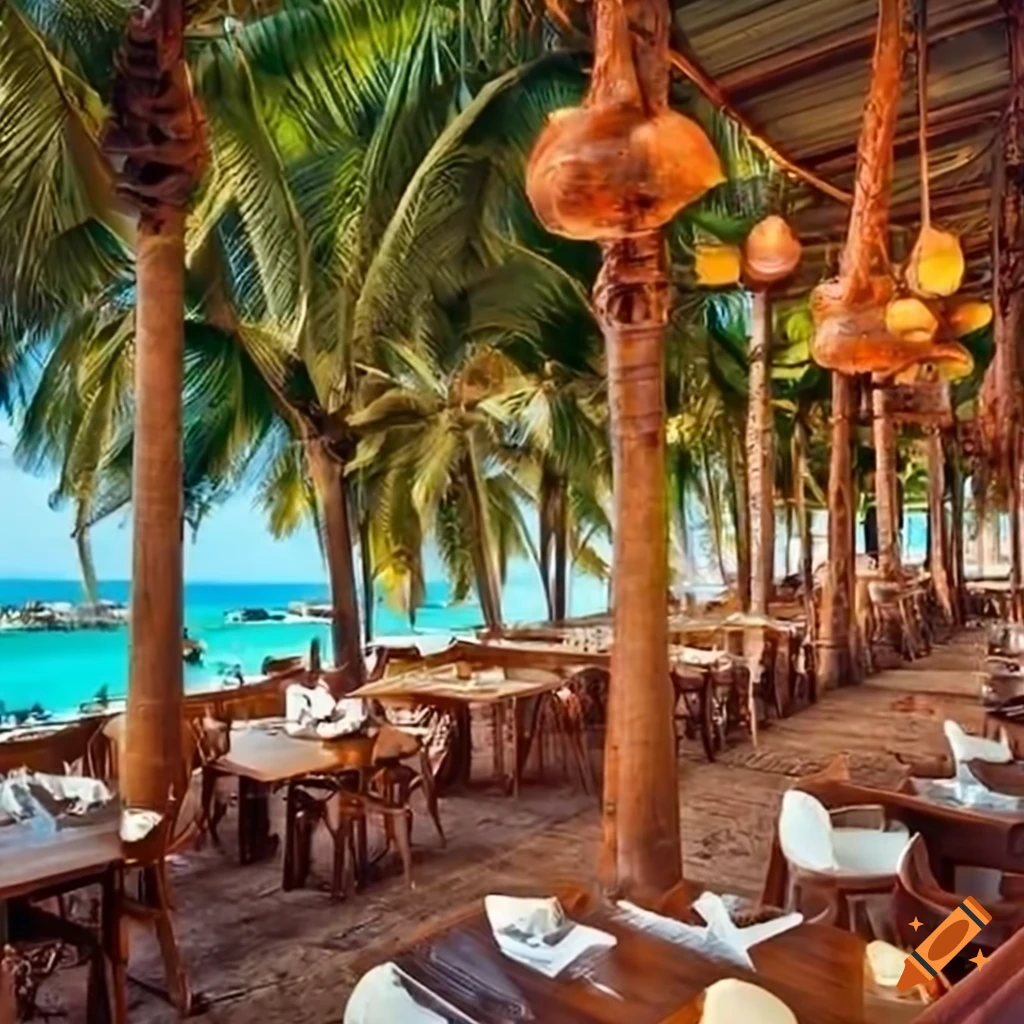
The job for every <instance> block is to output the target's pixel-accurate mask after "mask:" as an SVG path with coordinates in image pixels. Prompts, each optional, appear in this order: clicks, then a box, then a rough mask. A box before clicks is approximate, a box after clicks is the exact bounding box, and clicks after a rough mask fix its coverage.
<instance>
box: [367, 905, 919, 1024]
mask: <svg viewBox="0 0 1024 1024" xmlns="http://www.w3.org/2000/svg"><path fill="white" fill-rule="evenodd" d="M567 906H569V904H567ZM570 916H571V917H572V918H573V919H574V920H576V921H578V922H581V923H584V924H588V925H592V926H593V927H596V928H600V929H601V930H603V931H606V932H609V933H611V934H613V935H615V936H616V939H617V943H616V945H615V946H614V947H612V948H610V949H605V950H601V951H599V952H597V953H594V954H585V955H584V956H583V958H581V959H580V960H579V961H577V962H576V963H575V964H572V965H570V966H569V967H568V968H566V969H565V970H564V971H563V972H562V973H561V974H560V975H559V976H558V978H556V979H549V978H547V977H545V976H544V975H542V974H540V973H538V972H536V971H534V970H531V969H529V968H527V967H524V966H522V965H520V964H518V963H516V962H514V961H512V960H510V959H508V958H507V957H505V956H503V955H502V953H501V952H500V951H499V949H498V947H497V944H496V943H495V941H494V938H493V936H492V934H491V930H490V926H489V925H488V922H487V917H486V913H485V911H484V907H483V901H482V900H480V901H477V902H476V903H474V904H473V905H471V906H469V907H466V908H464V909H463V910H462V911H459V912H457V913H455V914H453V915H451V916H450V917H449V918H447V919H446V920H445V921H443V922H441V923H440V924H434V925H433V926H431V927H430V928H429V929H428V930H426V931H424V932H421V933H419V934H418V935H416V936H414V937H412V938H411V939H410V940H409V941H408V942H406V943H405V944H404V945H402V946H400V947H397V948H394V949H393V950H392V951H391V953H390V956H384V957H380V956H378V957H377V958H376V959H377V960H378V962H379V961H380V960H382V959H391V960H393V961H394V962H395V963H396V964H397V965H398V967H399V968H400V969H401V970H402V971H404V972H405V973H406V974H407V975H409V976H410V977H412V978H413V979H415V981H417V982H419V983H420V984H421V985H423V986H425V987H426V988H427V989H429V990H430V991H431V992H433V993H435V994H436V995H437V996H439V997H440V998H441V999H442V1000H444V1001H445V1002H447V1003H448V1004H450V1005H453V1006H455V1007H456V1008H457V1009H459V1010H460V1011H461V1012H463V1013H465V1014H466V1015H468V1016H469V1017H470V1018H471V1019H472V1020H474V1021H476V1022H478V1024H502V1022H504V1021H507V1020H511V1019H530V1018H529V1016H528V1015H529V1014H532V1019H533V1020H536V1021H538V1022H541V1021H542V1022H544V1024H569V1022H572V1024H625V1022H627V1021H628V1022H629V1024H684V1022H688V1021H693V1022H695V1024H696V1022H697V1021H699V1013H698V1012H697V1009H698V1005H699V1000H700V996H701V993H702V992H703V991H704V989H705V988H706V987H707V986H708V985H710V984H712V983H713V982H715V981H718V980H720V979H722V978H728V977H732V978H741V979H743V980H747V981H750V982H752V983H753V984H756V985H759V986H761V987H762V988H765V989H767V990H769V991H771V992H773V993H775V994H776V995H777V996H778V997H779V998H780V999H782V1000H783V1002H785V1003H786V1004H787V1005H788V1006H789V1007H790V1008H791V1009H792V1011H793V1012H794V1014H795V1015H796V1017H797V1019H798V1020H799V1021H800V1022H801V1024H879V1021H881V1020H882V1019H884V1020H885V1021H886V1024H904V1022H909V1021H912V1020H914V1019H915V1017H917V1016H918V1015H919V1014H920V1013H921V1012H922V1011H923V1009H924V1007H923V1005H921V1004H920V1003H915V1002H902V1003H901V1004H899V1005H898V1006H897V1005H894V1006H893V1007H891V1008H889V1009H890V1010H891V1012H886V1014H885V1016H884V1018H882V1017H879V1015H878V1010H877V1007H875V1008H871V1009H866V1008H865V998H864V950H865V945H864V942H863V940H862V939H860V938H858V937H857V936H855V935H853V934H851V933H849V932H845V931H842V930H839V929H836V928H830V927H824V926H820V925H800V926H799V927H797V928H795V929H792V930H791V931H788V932H786V933H784V934H782V935H779V936H776V937H775V938H773V939H770V940H768V941H767V942H764V943H761V944H759V945H757V946H755V947H754V948H753V949H752V950H751V958H752V960H753V962H754V965H755V968H756V973H751V972H748V971H745V970H743V969H741V968H736V967H733V966H731V965H729V964H726V963H722V962H719V961H714V960H709V959H706V958H704V957H702V956H700V955H699V954H697V953H694V952H691V951H689V950H686V949H684V948H681V947H680V946H678V945H674V944H672V943H670V942H668V941H666V940H663V939H660V938H657V937H655V936H652V935H650V934H648V933H646V932H643V931H641V930H639V929H637V928H635V927H634V926H632V925H631V924H629V923H628V922H627V921H625V920H624V919H623V918H622V916H621V914H620V913H619V912H618V911H617V910H616V908H615V907H614V906H612V905H610V904H608V903H605V902H603V901H602V900H600V899H599V898H597V897H594V896H590V895H585V896H580V897H579V898H578V900H577V902H576V903H575V905H573V906H571V908H570ZM365 964H366V966H369V965H370V964H369V959H367V961H366V962H365ZM513 1006H517V1007H518V1010H512V1009H511V1007H513Z"/></svg>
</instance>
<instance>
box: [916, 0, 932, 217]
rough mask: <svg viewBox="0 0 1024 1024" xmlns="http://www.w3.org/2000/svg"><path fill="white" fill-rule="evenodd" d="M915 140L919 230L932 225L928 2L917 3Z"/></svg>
mask: <svg viewBox="0 0 1024 1024" xmlns="http://www.w3.org/2000/svg"><path fill="white" fill-rule="evenodd" d="M917 120H918V125H917V138H918V147H919V149H920V153H919V157H920V160H921V228H922V230H927V229H928V228H930V227H931V223H932V202H931V183H930V181H929V178H928V0H918V3H917Z"/></svg>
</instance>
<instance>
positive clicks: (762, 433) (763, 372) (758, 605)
mask: <svg viewBox="0 0 1024 1024" xmlns="http://www.w3.org/2000/svg"><path fill="white" fill-rule="evenodd" d="M751 328H752V330H751V336H750V384H749V391H748V394H749V399H748V404H747V479H748V490H749V498H750V567H751V581H750V610H751V611H752V612H754V613H755V614H757V615H767V614H768V605H769V603H770V601H771V596H772V590H773V585H774V580H775V432H774V430H773V426H774V424H773V423H772V386H771V303H770V301H769V298H768V292H767V290H764V289H762V290H760V291H756V292H754V293H753V309H752V319H751Z"/></svg>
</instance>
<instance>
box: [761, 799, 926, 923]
mask: <svg viewBox="0 0 1024 1024" xmlns="http://www.w3.org/2000/svg"><path fill="white" fill-rule="evenodd" d="M778 837H779V843H780V845H781V848H782V853H783V856H784V857H785V858H786V861H787V863H788V866H789V891H788V894H787V897H786V906H787V908H788V909H799V907H800V901H801V895H802V892H803V891H804V890H807V891H809V892H811V893H813V894H818V895H825V896H827V897H829V898H830V899H831V901H832V903H833V908H832V909H831V910H830V911H829V912H828V917H829V918H832V919H834V920H836V921H838V923H839V924H840V925H846V926H848V927H849V928H850V929H851V930H856V927H857V913H856V911H857V906H858V905H859V904H861V903H863V902H865V900H866V898H867V897H872V896H879V895H885V894H887V893H889V892H891V891H892V889H893V886H894V885H895V883H896V871H897V865H898V864H899V858H900V854H901V853H902V852H903V849H904V848H905V847H906V845H907V841H908V838H909V835H908V832H907V829H906V828H905V827H904V826H902V825H900V824H899V823H888V822H887V821H886V819H885V812H884V809H883V808H881V807H877V806H858V807H845V808H841V809H838V810H834V811H831V812H830V811H828V810H827V809H826V808H825V807H824V806H823V805H822V804H821V803H820V802H819V801H818V800H817V799H815V798H814V797H813V796H811V795H810V794H808V793H804V792H801V791H800V790H795V789H791V790H789V791H787V792H786V794H785V795H784V796H783V798H782V810H781V812H780V814H779V824H778Z"/></svg>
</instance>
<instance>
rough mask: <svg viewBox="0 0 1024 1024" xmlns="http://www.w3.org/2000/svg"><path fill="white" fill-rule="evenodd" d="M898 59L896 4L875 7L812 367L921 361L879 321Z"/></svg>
mask: <svg viewBox="0 0 1024 1024" xmlns="http://www.w3.org/2000/svg"><path fill="white" fill-rule="evenodd" d="M902 57H903V26H902V11H901V4H900V2H899V0H879V6H878V29H877V33H876V37H875V50H874V57H873V59H872V64H871V83H870V86H869V92H868V97H867V103H866V105H865V108H864V120H863V123H862V126H861V133H860V139H859V143H858V154H859V156H858V161H857V175H856V181H855V185H854V195H853V206H852V208H851V210H850V223H849V228H848V230H847V236H846V243H845V245H844V247H843V253H842V257H841V260H840V269H839V276H838V277H837V278H833V279H832V280H828V281H824V282H823V283H822V284H819V285H818V286H817V287H816V288H815V289H814V291H813V292H812V293H811V303H810V308H811V317H812V319H813V321H814V336H813V338H812V340H811V354H812V356H813V358H814V361H815V362H816V363H817V364H818V365H819V366H823V367H824V368H825V369H828V370H835V371H837V372H839V373H846V374H857V373H880V374H892V373H896V372H898V371H900V370H902V369H904V368H905V367H906V366H909V365H911V364H912V363H914V362H915V361H917V359H918V358H920V351H921V345H920V344H918V343H916V342H910V341H905V340H903V339H901V338H899V337H897V336H896V335H894V334H892V333H891V332H890V331H889V329H888V327H887V326H886V322H885V312H886V306H887V305H888V304H889V302H890V300H891V299H892V297H893V290H894V286H893V280H892V274H891V272H890V267H889V256H888V250H887V235H888V194H889V192H890V191H891V187H892V186H891V181H892V162H893V141H894V137H895V132H896V118H897V112H898V107H899V101H900V84H901V71H902Z"/></svg>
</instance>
